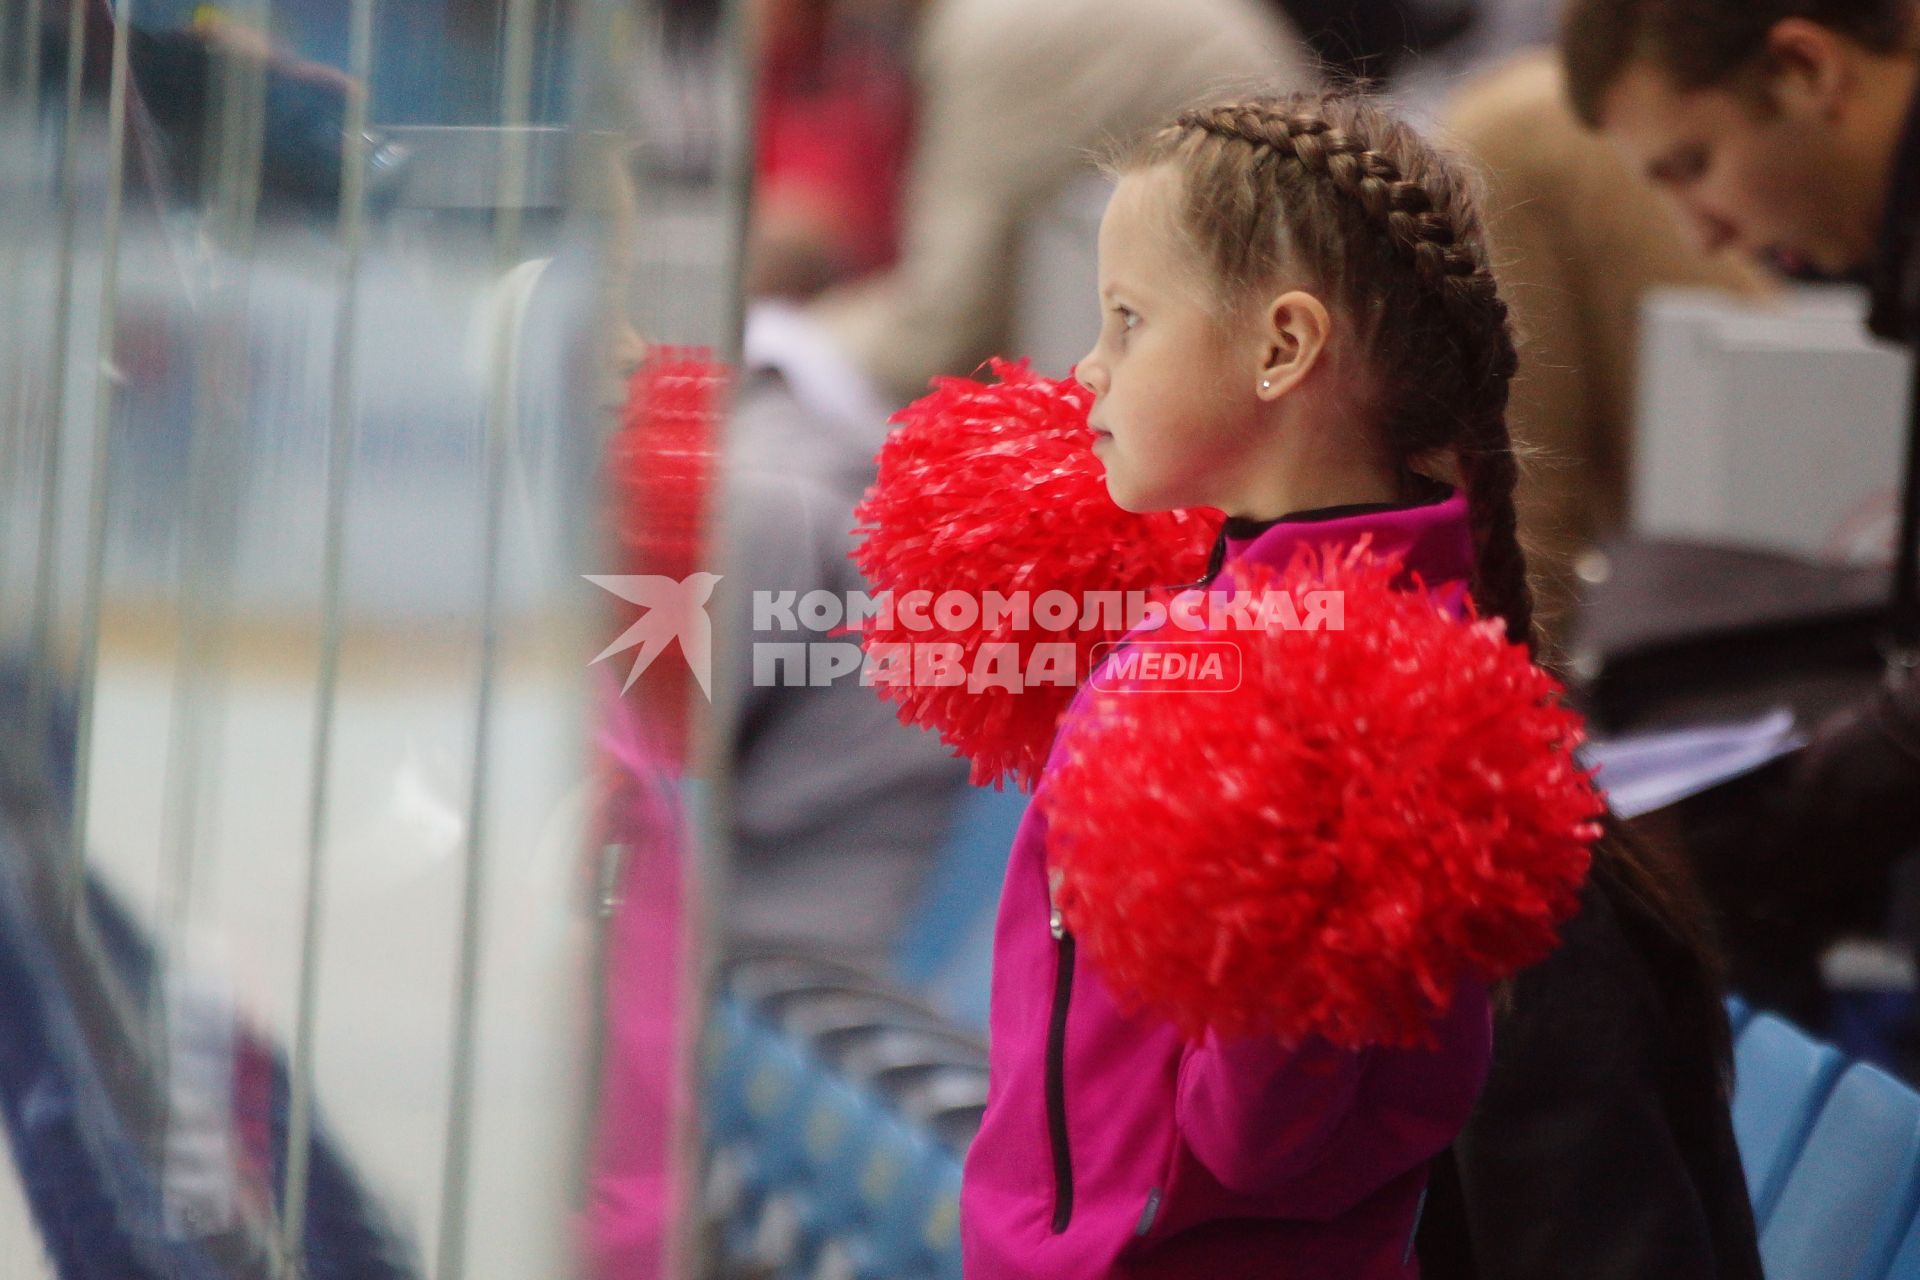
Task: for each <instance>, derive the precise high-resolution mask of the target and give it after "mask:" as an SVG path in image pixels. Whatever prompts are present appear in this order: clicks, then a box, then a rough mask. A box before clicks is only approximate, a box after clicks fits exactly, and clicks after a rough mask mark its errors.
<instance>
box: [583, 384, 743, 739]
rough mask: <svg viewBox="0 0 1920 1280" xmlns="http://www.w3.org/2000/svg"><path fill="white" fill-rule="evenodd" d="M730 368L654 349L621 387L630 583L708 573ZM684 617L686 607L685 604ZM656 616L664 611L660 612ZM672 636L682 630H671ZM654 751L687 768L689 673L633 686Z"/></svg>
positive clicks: (615, 481)
mask: <svg viewBox="0 0 1920 1280" xmlns="http://www.w3.org/2000/svg"><path fill="white" fill-rule="evenodd" d="M730 382H731V375H730V372H729V370H728V369H727V366H726V365H724V364H722V363H720V362H719V361H718V360H715V359H714V358H713V353H712V352H710V351H708V350H706V349H705V348H702V347H673V346H650V347H648V348H647V351H646V354H645V356H644V358H643V359H642V360H641V361H640V364H639V367H638V368H636V369H635V370H634V373H633V376H632V377H631V378H630V379H628V381H627V398H626V402H625V403H624V404H623V405H622V406H621V410H620V425H619V428H618V429H617V430H616V431H615V432H614V434H613V438H612V439H611V440H610V441H609V442H608V449H607V470H608V474H609V478H610V480H611V485H612V490H613V500H614V529H615V532H616V534H617V536H618V537H619V540H620V544H621V549H622V550H623V551H624V552H625V556H626V563H625V564H624V565H623V566H622V572H623V573H627V574H642V575H649V574H650V575H658V576H660V577H665V578H672V579H673V580H674V581H676V582H683V581H685V580H686V578H687V577H688V576H689V575H690V574H693V573H694V572H696V571H698V570H700V569H702V568H703V567H705V564H704V562H705V561H706V559H707V557H706V554H705V552H706V548H707V545H708V544H707V538H706V530H707V504H708V502H709V501H711V499H712V495H713V488H714V482H715V478H716V476H717V473H718V454H719V449H720V444H721V438H722V437H721V429H722V427H723V425H724V423H725V420H726V411H727V404H726V401H727V391H728V387H729V385H730ZM684 600H685V598H684V597H683V603H682V604H681V605H680V606H679V607H680V608H682V609H685V608H688V607H691V606H689V605H688V604H686V603H685V602H684ZM656 607H660V606H656ZM670 625H671V626H672V628H673V629H674V630H675V631H676V632H678V631H679V630H680V629H681V628H682V627H683V626H685V625H686V623H685V621H684V620H683V619H680V618H675V619H672V620H670ZM632 683H633V689H632V694H633V696H634V698H635V699H636V700H637V702H638V703H639V704H640V706H642V707H643V708H644V711H643V713H642V716H641V718H642V720H643V721H644V722H645V723H646V724H647V725H648V726H650V728H651V729H652V731H653V732H654V734H655V737H656V739H657V741H658V743H659V745H660V749H661V750H662V751H664V752H666V753H667V754H668V755H669V756H671V757H672V758H673V759H674V760H675V761H676V762H678V763H681V764H684V763H685V761H686V758H687V750H688V744H689V740H690V726H691V718H692V710H691V699H692V697H693V693H694V683H693V679H692V673H691V671H690V670H689V668H688V666H687V664H686V663H684V662H681V661H678V660H677V659H676V660H673V661H659V662H654V663H652V664H650V665H649V666H648V667H647V668H646V670H645V671H643V672H641V673H640V675H639V676H638V678H637V679H635V680H634V681H633V682H632Z"/></svg>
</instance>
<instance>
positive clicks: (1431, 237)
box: [1118, 92, 1535, 649]
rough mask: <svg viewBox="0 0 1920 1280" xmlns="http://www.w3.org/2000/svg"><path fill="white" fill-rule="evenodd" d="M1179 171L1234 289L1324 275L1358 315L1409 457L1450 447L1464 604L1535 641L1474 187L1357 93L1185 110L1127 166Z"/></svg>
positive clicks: (1203, 245)
mask: <svg viewBox="0 0 1920 1280" xmlns="http://www.w3.org/2000/svg"><path fill="white" fill-rule="evenodd" d="M1168 161H1171V162H1175V163H1178V164H1180V165H1181V166H1182V167H1183V168H1184V169H1185V170H1186V177H1187V181H1186V183H1185V188H1186V193H1187V197H1188V207H1187V209H1186V217H1185V224H1186V225H1185V230H1186V232H1187V234H1188V235H1189V237H1190V238H1191V239H1192V241H1193V242H1194V244H1195V246H1196V247H1197V248H1199V249H1200V250H1201V251H1202V252H1203V254H1204V255H1205V256H1207V257H1208V258H1210V259H1211V260H1212V263H1213V265H1214V266H1215V267H1216V269H1217V270H1218V273H1219V274H1220V276H1221V279H1222V282H1223V284H1224V285H1225V287H1226V288H1227V290H1228V291H1229V292H1231V293H1234V294H1236V295H1237V294H1238V293H1239V292H1240V291H1241V290H1244V289H1247V288H1250V287H1252V286H1254V285H1257V284H1264V283H1270V282H1271V281H1272V280H1273V279H1274V278H1275V277H1276V276H1278V275H1279V274H1280V273H1281V272H1282V271H1283V270H1288V269H1291V270H1293V271H1295V272H1302V271H1306V272H1309V273H1317V274H1318V275H1319V276H1320V277H1321V278H1320V279H1319V281H1318V283H1320V284H1321V285H1323V286H1325V287H1326V288H1327V289H1328V290H1329V291H1330V292H1331V293H1332V294H1333V295H1334V296H1335V297H1336V298H1337V299H1338V300H1339V301H1340V302H1342V303H1343V304H1344V306H1345V310H1346V312H1347V314H1348V315H1349V316H1350V317H1351V318H1352V319H1353V320H1355V321H1356V322H1357V327H1358V329H1359V332H1360V335H1361V337H1362V340H1363V342H1364V344H1365V346H1366V347H1367V348H1368V354H1369V355H1370V356H1371V357H1372V359H1371V361H1370V364H1371V366H1372V367H1373V368H1374V369H1375V371H1376V372H1377V374H1378V375H1379V378H1380V382H1381V390H1380V393H1379V397H1378V398H1379V401H1380V403H1379V404H1378V405H1377V406H1376V407H1377V409H1378V416H1379V417H1380V420H1381V424H1382V427H1383V429H1384V430H1385V432H1386V435H1387V439H1388V443H1389V444H1390V445H1391V446H1392V447H1393V448H1394V449H1395V451H1396V453H1397V454H1398V456H1399V457H1400V459H1401V461H1402V464H1403V466H1405V467H1406V468H1407V469H1408V470H1413V469H1414V468H1415V465H1416V464H1417V463H1418V462H1420V461H1422V460H1425V459H1428V458H1432V457H1435V456H1445V455H1448V454H1450V455H1452V457H1453V458H1454V459H1455V461H1456V465H1457V467H1458V470H1459V474H1460V481H1461V485H1462V487H1463V488H1464V489H1465V491H1466V495H1467V505H1468V510H1469V513H1470V516H1469V519H1470V525H1471V528H1472V532H1473V538H1474V550H1475V555H1474V582H1473V594H1474V599H1475V602H1476V603H1477V604H1478V605H1479V606H1480V609H1481V611H1482V612H1483V613H1486V614H1491V615H1496V616H1498V617H1500V618H1502V619H1504V620H1505V622H1506V625H1507V634H1508V635H1509V637H1511V638H1512V639H1513V640H1515V641H1516V642H1519V643H1523V644H1526V645H1528V647H1529V649H1532V648H1534V647H1535V638H1534V630H1533V591H1532V588H1531V586H1530V584H1529V582H1528V578H1527V565H1526V556H1525V554H1524V552H1523V551H1522V549H1521V545H1520V541H1519V536H1518V529H1517V518H1516V515H1515V509H1514V488H1515V486H1516V485H1517V484H1518V482H1519V465H1518V461H1517V459H1516V457H1515V453H1514V449H1513V444H1512V441H1511V439H1510V438H1509V436H1508V434H1507V426H1506V411H1507V398H1508V388H1509V384H1510V383H1511V381H1512V379H1513V374H1514V369H1515V367H1516V365H1517V363H1518V361H1517V357H1516V355H1515V351H1514V343H1513V333H1512V326H1511V324H1510V322H1509V319H1508V315H1507V306H1506V303H1505V302H1504V301H1503V300H1502V299H1501V297H1500V291H1499V287H1498V285H1497V283H1496V281H1495V279H1494V276H1493V271H1492V269H1491V266H1490V265H1489V261H1488V255H1487V248H1486V236H1485V233H1484V231H1483V229H1482V227H1481V223H1480V219H1479V216H1478V214H1477V212H1476V210H1475V206H1474V202H1473V200H1472V197H1471V193H1470V191H1469V190H1468V188H1467V184H1466V183H1465V182H1464V181H1463V180H1462V179H1461V178H1460V177H1458V176H1457V175H1456V174H1455V172H1454V170H1453V169H1452V167H1451V166H1450V165H1449V164H1448V163H1447V162H1446V161H1445V160H1444V159H1443V158H1442V157H1441V156H1440V155H1439V154H1438V153H1437V152H1435V151H1434V150H1433V149H1432V148H1431V147H1430V146H1428V145H1427V144H1426V143H1425V142H1424V141H1422V140H1421V139H1420V138H1419V137H1418V135H1416V134H1415V133H1414V132H1413V131H1412V130H1411V129H1408V128H1407V127H1406V126H1405V125H1403V124H1401V123H1399V122H1398V121H1396V120H1394V119H1392V118H1391V117H1390V116H1388V115H1387V114H1386V113H1385V112H1383V111H1381V110H1379V109H1378V108H1377V107H1374V106H1373V105H1372V104H1371V103H1369V102H1368V101H1366V100H1365V99H1364V98H1362V97H1361V96H1359V95H1357V94H1353V93H1351V92H1333V93H1328V94H1322V95H1294V96H1290V97H1286V98H1256V99H1251V100H1246V101H1239V102H1233V103H1227V104H1221V105H1215V106H1207V107H1199V108H1195V109H1193V110H1189V111H1186V112H1184V113H1182V114H1181V115H1180V116H1178V117H1176V118H1175V119H1174V121H1173V122H1172V123H1171V124H1169V125H1167V126H1166V127H1165V128H1163V129H1161V130H1160V131H1159V132H1157V133H1156V134H1154V135H1152V136H1151V137H1150V138H1149V139H1148V140H1147V141H1146V142H1145V143H1144V144H1143V145H1142V146H1141V147H1140V148H1138V149H1137V150H1136V151H1135V152H1134V153H1133V154H1132V155H1130V156H1127V157H1124V158H1123V160H1122V162H1121V164H1120V165H1119V166H1118V167H1119V168H1121V169H1131V168H1144V167H1148V166H1151V165H1154V164H1159V163H1163V162H1168Z"/></svg>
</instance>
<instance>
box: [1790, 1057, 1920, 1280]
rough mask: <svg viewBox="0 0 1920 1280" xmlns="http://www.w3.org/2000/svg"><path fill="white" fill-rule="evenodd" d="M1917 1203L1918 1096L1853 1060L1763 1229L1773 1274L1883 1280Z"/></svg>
mask: <svg viewBox="0 0 1920 1280" xmlns="http://www.w3.org/2000/svg"><path fill="white" fill-rule="evenodd" d="M1916 1201H1920V1094H1915V1093H1914V1092H1913V1090H1911V1089H1909V1088H1907V1087H1906V1086H1905V1085H1903V1084H1901V1083H1900V1082H1899V1081H1897V1080H1895V1079H1894V1078H1893V1077H1891V1076H1889V1075H1887V1074H1886V1073H1885V1072H1884V1071H1881V1070H1880V1069H1879V1068H1877V1067H1871V1066H1868V1065H1866V1064H1865V1063H1855V1064H1854V1065H1853V1066H1851V1067H1849V1068H1848V1069H1847V1071H1846V1073H1845V1074H1844V1075H1842V1076H1841V1077H1840V1082H1839V1083H1838V1084H1837V1085H1835V1086H1834V1088H1833V1092H1832V1094H1831V1096H1829V1097H1828V1099H1827V1102H1826V1105H1825V1106H1823V1107H1822V1108H1821V1109H1820V1114H1819V1118H1818V1119H1817V1120H1815V1121H1814V1125H1813V1131H1812V1132H1811V1133H1810V1134H1808V1136H1807V1142H1806V1147H1805V1149H1804V1150H1802V1152H1801V1153H1800V1157H1799V1158H1798V1159H1797V1160H1795V1161H1794V1163H1793V1168H1792V1170H1791V1172H1789V1173H1788V1175H1787V1179H1786V1184H1785V1185H1784V1186H1783V1187H1782V1188H1781V1191H1780V1197H1779V1201H1778V1202H1777V1203H1776V1204H1775V1205H1774V1206H1773V1212H1772V1214H1771V1216H1770V1217H1769V1218H1768V1220H1767V1225H1766V1227H1765V1229H1764V1230H1763V1231H1762V1232H1761V1234H1760V1256H1761V1259H1762V1260H1763V1261H1764V1262H1765V1264H1766V1270H1767V1275H1768V1276H1769V1277H1771V1280H1881V1278H1882V1277H1883V1276H1884V1275H1885V1274H1886V1271H1887V1266H1888V1263H1889V1261H1890V1260H1891V1258H1892V1256H1893V1254H1894V1251H1895V1249H1896V1247H1898V1245H1899V1243H1900V1237H1901V1233H1902V1232H1903V1231H1905V1230H1906V1228H1907V1225H1908V1223H1909V1221H1910V1220H1911V1219H1912V1218H1913V1213H1914V1206H1915V1203H1916Z"/></svg>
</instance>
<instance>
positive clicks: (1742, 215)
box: [1562, 0, 1920, 893]
mask: <svg viewBox="0 0 1920 1280" xmlns="http://www.w3.org/2000/svg"><path fill="white" fill-rule="evenodd" d="M1916 35H1920V23H1917V22H1916V19H1915V8H1914V6H1913V5H1912V4H1911V3H1909V0H1571V3H1570V4H1569V6H1568V9H1567V13H1566V23H1565V28H1564V38H1563V48H1562V53H1563V56H1564V59H1565V63H1566V67H1567V81H1568V88H1569V91H1570V94H1571V96H1572V99H1573V102H1574V106H1575V109H1576V110H1577V111H1578V112H1579V113H1580V115H1581V117H1582V118H1583V119H1584V120H1585V121H1586V122H1587V123H1588V124H1589V125H1590V126H1592V127H1594V128H1597V129H1599V130H1600V131H1601V132H1602V133H1604V134H1605V135H1606V137H1607V138H1608V139H1610V140H1611V141H1612V142H1613V143H1614V144H1615V146H1616V147H1618V148H1619V150H1620V151H1621V153H1622V154H1623V155H1625V156H1626V157H1627V158H1628V160H1629V162H1630V163H1631V164H1632V165H1633V166H1634V167H1635V168H1636V169H1637V170H1639V171H1640V172H1642V173H1644V174H1645V175H1646V176H1647V177H1648V178H1649V179H1651V180H1652V181H1653V183H1654V184H1655V185H1656V186H1658V187H1660V188H1661V189H1663V190H1664V191H1666V192H1667V193H1668V194H1669V195H1671V196H1672V197H1673V198H1674V200H1675V201H1676V202H1677V203H1678V205H1679V207H1680V208H1681V209H1682V210H1683V211H1684V213H1685V216H1686V218H1687V220H1688V221H1689V222H1690V223H1691V224H1692V226H1693V228H1694V229H1695V232H1696V233H1697V234H1698V236H1699V237H1700V239H1701V241H1702V242H1703V243H1704V244H1705V245H1707V246H1708V247H1710V248H1715V249H1722V250H1727V251H1732V252H1738V253H1743V254H1747V255H1751V256H1754V257H1758V258H1763V259H1767V260H1770V261H1772V262H1774V263H1776V264H1777V265H1780V266H1783V267H1785V268H1787V269H1789V270H1810V271H1814V272H1818V273H1820V274H1823V275H1828V276H1843V275H1853V274H1856V273H1859V274H1863V275H1864V277H1865V278H1866V280H1867V281H1868V283H1869V284H1870V286H1871V288H1872V293H1873V309H1872V313H1871V315H1870V317H1869V320H1868V324H1869V327H1870V328H1871V329H1872V330H1873V331H1874V332H1875V333H1876V334H1878V335H1880V336H1881V337H1884V338H1888V339H1892V340H1895V341H1899V342H1903V343H1906V344H1908V345H1910V346H1911V345H1914V344H1915V343H1916V342H1917V341H1920V252H1916V248H1917V246H1916V232H1920V100H1917V99H1916V89H1920V55H1917V54H1916V50H1915V38H1916ZM1908 488H1909V490H1913V489H1914V488H1915V486H1914V485H1913V484H1912V483H1909V485H1908ZM1907 505H1908V508H1909V510H1908V518H1907V520H1906V521H1905V522H1904V523H1903V526H1902V535H1901V545H1900V546H1899V548H1898V555H1899V560H1898V563H1897V565H1896V579H1897V581H1899V582H1902V583H1904V584H1906V588H1907V589H1906V590H1904V591H1901V592H1898V593H1897V596H1896V603H1895V618H1894V630H1895V644H1894V645H1893V646H1892V652H1891V655H1890V661H1889V665H1888V679H1887V681H1886V683H1885V685H1884V687H1882V688H1881V689H1880V690H1879V691H1877V692H1876V693H1875V694H1874V695H1873V697H1871V698H1870V699H1869V700H1868V701H1867V702H1865V703H1864V704H1863V705H1861V706H1858V707H1856V708H1854V709H1852V710H1851V711H1848V712H1845V713H1842V714H1841V715H1840V716H1838V717H1837V718H1835V719H1834V720H1832V721H1830V722H1828V723H1827V724H1826V725H1824V726H1823V727H1822V728H1821V729H1820V730H1819V732H1818V734H1817V735H1816V737H1815V740H1814V742H1813V743H1812V745H1811V746H1810V747H1809V748H1808V750H1807V751H1806V752H1805V753H1804V755H1803V756H1802V758H1801V760H1800V762H1799V766H1798V769H1797V771H1796V776H1795V778H1794V780H1793V785H1792V808H1793V817H1794V819H1795V821H1794V823H1793V827H1794V829H1795V832H1796V835H1797V837H1799V838H1800V839H1801V840H1802V842H1804V841H1805V840H1810V839H1811V840H1818V841H1819V842H1820V843H1821V844H1824V845H1832V846H1835V847H1836V848H1837V849H1839V850H1840V851H1843V852H1844V854H1845V856H1844V857H1842V858H1839V859H1823V863H1822V870H1821V880H1822V883H1823V885H1824V886H1828V887H1841V886H1844V887H1846V888H1848V889H1850V890H1852V891H1854V892H1856V893H1858V892H1861V891H1881V890H1883V889H1884V884H1885V876H1886V871H1887V867H1888V865H1889V863H1890V862H1891V860H1892V859H1893V858H1894V857H1896V856H1898V855H1899V854H1901V853H1903V852H1906V851H1908V850H1910V849H1912V848H1914V847H1915V846H1917V845H1920V679H1916V678H1914V675H1913V671H1914V667H1915V665H1916V663H1920V650H1916V649H1915V648H1914V647H1913V646H1914V640H1915V636H1914V634H1913V628H1914V624H1916V623H1920V600H1915V598H1914V595H1913V590H1912V589H1913V587H1914V584H1915V572H1914V554H1915V546H1914V542H1915V536H1916V525H1915V521H1914V518H1913V517H1914V515H1915V512H1914V511H1913V507H1914V505H1915V503H1914V495H1913V494H1912V493H1909V496H1908V504H1907ZM1903 615H1904V619H1903Z"/></svg>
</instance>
